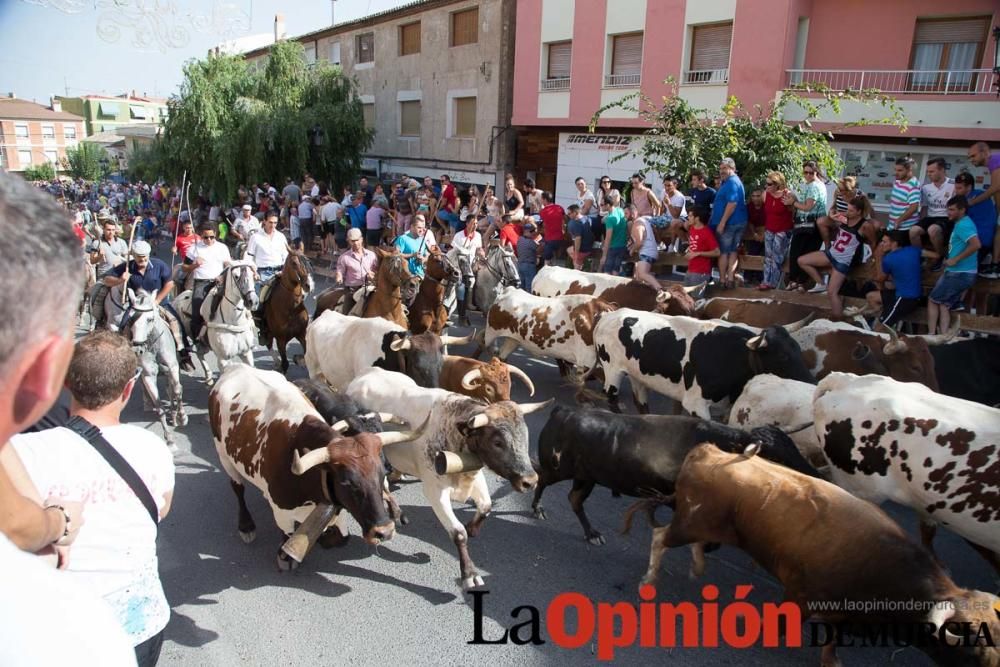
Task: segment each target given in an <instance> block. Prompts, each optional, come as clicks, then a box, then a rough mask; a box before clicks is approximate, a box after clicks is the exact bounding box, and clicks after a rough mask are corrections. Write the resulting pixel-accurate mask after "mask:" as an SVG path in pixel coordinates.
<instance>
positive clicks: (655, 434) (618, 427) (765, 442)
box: [531, 405, 817, 545]
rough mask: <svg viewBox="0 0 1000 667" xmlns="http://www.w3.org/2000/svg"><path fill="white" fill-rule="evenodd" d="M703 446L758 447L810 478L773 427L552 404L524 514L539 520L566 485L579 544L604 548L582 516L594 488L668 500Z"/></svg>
mask: <svg viewBox="0 0 1000 667" xmlns="http://www.w3.org/2000/svg"><path fill="white" fill-rule="evenodd" d="M705 440H712V441H713V442H716V443H718V444H719V446H720V447H722V448H723V449H725V450H726V451H734V452H742V451H743V450H744V449H745V448H746V447H747V445H749V444H751V443H752V442H756V443H760V444H761V447H762V450H761V451H762V454H763V455H764V456H765V457H767V458H769V459H771V460H773V461H776V462H778V463H781V464H783V465H787V466H789V467H791V468H793V469H795V470H798V471H800V472H802V473H804V474H810V475H816V474H817V473H816V471H815V470H814V469H813V468H812V467H811V466H810V465H809V464H808V463H807V462H806V461H805V459H803V458H802V456H801V455H800V454H799V451H798V449H796V447H795V444H794V443H793V442H792V441H791V440H789V438H788V436H786V435H785V434H784V433H782V432H781V431H780V430H779V429H777V428H775V427H773V426H763V427H761V428H757V429H754V430H753V431H741V430H739V429H735V428H730V427H728V426H723V425H722V424H717V423H715V422H709V421H704V420H702V419H698V418H697V417H686V416H675V415H663V416H659V415H657V416H652V415H620V414H616V413H614V412H608V411H607V410H590V409H588V410H580V409H569V408H565V407H562V406H559V405H557V406H556V407H555V409H553V410H552V413H551V414H550V415H549V419H548V421H547V422H546V423H545V426H544V427H543V428H542V432H541V434H540V435H539V436H538V466H537V468H536V470H537V471H538V486H536V487H535V498H534V501H533V502H532V504H531V509H532V510H533V512H534V514H535V517H536V518H539V519H544V518H545V510H544V508H543V507H542V505H541V500H542V493H543V492H544V491H545V488H546V487H548V486H551V485H553V484H556V483H558V482H562V481H565V480H568V479H571V480H573V489H572V490H571V491H570V492H569V502H570V505H571V506H572V508H573V512H575V513H576V516H577V518H578V519H579V520H580V525H581V526H582V527H583V536H584V539H586V540H587V541H588V542H590V543H591V544H594V545H598V544H604V536H603V535H601V533H600V532H598V531H597V530H595V529H594V528H593V526H591V525H590V520H589V519H588V518H587V514H586V512H584V509H583V503H584V501H586V499H587V497H588V496H589V495H590V492H591V491H593V490H594V486H596V485H600V486H604V487H607V488H609V489H611V491H612V492H614V493H616V494H624V495H627V496H636V497H639V496H646V495H649V493H650V492H651V491H652V492H657V493H661V494H664V495H666V494H670V493H673V490H674V482H675V480H676V479H677V472H678V471H679V470H680V467H681V464H682V463H683V462H684V457H685V456H686V455H687V453H688V452H689V451H691V450H692V449H693V448H694V447H695V446H696V445H697V444H698V443H700V442H703V441H705Z"/></svg>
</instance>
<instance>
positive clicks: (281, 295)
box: [261, 252, 313, 373]
mask: <svg viewBox="0 0 1000 667" xmlns="http://www.w3.org/2000/svg"><path fill="white" fill-rule="evenodd" d="M312 288H313V278H312V271H311V268H310V266H309V260H308V259H307V258H306V256H305V255H303V254H301V253H298V252H290V253H288V258H287V259H285V266H284V267H283V268H282V269H281V273H279V274H278V279H277V281H276V282H275V283H274V286H273V287H272V288H271V296H270V298H269V299H268V300H267V303H265V304H264V322H265V323H266V325H267V326H266V327H265V329H264V331H263V332H261V339H262V340H261V342H262V343H264V346H265V347H266V348H268V349H269V350H271V354H272V355H273V356H274V365H275V366H277V365H278V364H279V361H278V355H280V356H281V361H280V364H281V372H282V373H287V372H288V356H287V354H286V352H285V348H286V346H287V345H288V343H289V342H290V341H291V340H292V339H293V338H294V339H296V340H297V341H299V343H301V345H302V351H303V352H305V350H306V327H308V326H309V311H307V310H306V305H305V301H306V294H307V293H308V292H309V291H310V290H311V289H312ZM272 341H273V342H275V343H277V348H278V350H277V353H275V351H274V350H273V349H271V344H272Z"/></svg>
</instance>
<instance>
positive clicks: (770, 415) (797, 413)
mask: <svg viewBox="0 0 1000 667" xmlns="http://www.w3.org/2000/svg"><path fill="white" fill-rule="evenodd" d="M815 390H816V387H815V386H814V385H811V384H808V383H806V382H799V381H798V380H787V379H785V378H780V377H778V376H777V375H772V374H771V373H764V374H763V375H756V376H754V377H752V378H750V381H749V382H747V384H746V386H745V387H744V388H743V393H742V394H740V397H739V398H737V399H736V402H735V403H733V407H732V409H731V410H730V411H729V425H730V426H735V427H736V428H743V429H750V428H756V427H759V426H767V425H771V426H777V427H778V428H780V429H782V430H784V431H785V432H786V433H787V434H788V437H790V438H791V439H792V442H794V443H795V446H796V447H798V449H799V452H800V453H801V454H802V456H804V457H805V458H806V460H807V461H809V463H810V464H812V465H813V466H814V467H815V468H816V469H817V470H820V471H821V472H822V471H825V470H826V468H827V465H826V459H825V458H823V452H822V451H820V446H819V438H817V437H816V431H815V430H813V405H812V400H813V392H814V391H815Z"/></svg>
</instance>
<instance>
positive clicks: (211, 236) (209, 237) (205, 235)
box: [201, 234, 215, 241]
mask: <svg viewBox="0 0 1000 667" xmlns="http://www.w3.org/2000/svg"><path fill="white" fill-rule="evenodd" d="M201 238H203V239H205V240H206V241H211V240H212V239H214V238H215V234H202V235H201Z"/></svg>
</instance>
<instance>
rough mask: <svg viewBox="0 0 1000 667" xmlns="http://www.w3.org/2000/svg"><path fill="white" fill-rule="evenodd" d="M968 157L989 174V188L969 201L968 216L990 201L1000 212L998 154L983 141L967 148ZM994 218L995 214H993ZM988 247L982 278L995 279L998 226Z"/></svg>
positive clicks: (999, 268) (999, 273)
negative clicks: (986, 266)
mask: <svg viewBox="0 0 1000 667" xmlns="http://www.w3.org/2000/svg"><path fill="white" fill-rule="evenodd" d="M968 155H969V161H970V162H972V164H973V165H974V166H976V167H986V171H988V172H989V173H990V185H989V187H988V188H986V189H985V190H984V191H982V192H980V193H979V194H977V195H975V196H974V197H973V198H972V199H970V200H969V211H970V213H969V215H970V216H971V215H972V210H973V209H974V208H975V207H978V206H979V205H980V204H983V203H984V202H986V201H987V200H990V199H992V200H993V209H994V210H995V211H996V212H1000V153H995V154H994V153H991V152H990V147H989V146H988V145H987V144H986V142H985V141H977V142H976V143H974V144H973V145H972V146H971V147H970V148H969V154H968ZM956 194H957V193H956ZM986 210H988V209H986ZM995 216H996V214H994V217H995ZM973 219H974V218H973ZM998 222H1000V221H998ZM988 245H991V246H992V248H993V252H992V254H991V256H990V263H989V267H988V268H987V269H986V271H985V275H984V277H985V278H997V277H1000V225H998V226H997V227H996V228H995V229H994V231H993V242H992V243H991V244H988Z"/></svg>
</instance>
